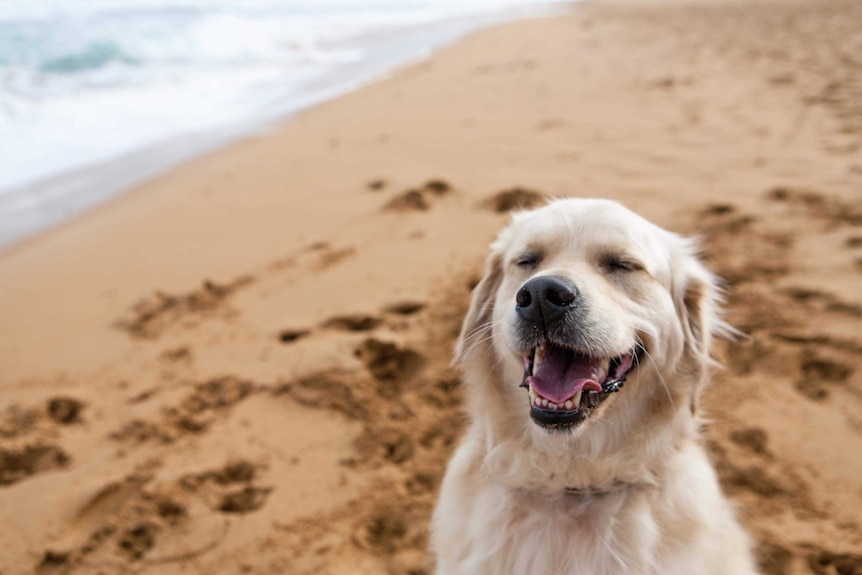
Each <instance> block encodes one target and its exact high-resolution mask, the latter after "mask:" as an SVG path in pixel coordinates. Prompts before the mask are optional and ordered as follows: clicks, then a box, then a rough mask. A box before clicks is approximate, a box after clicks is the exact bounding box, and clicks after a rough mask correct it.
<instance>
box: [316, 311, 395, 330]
mask: <svg viewBox="0 0 862 575" xmlns="http://www.w3.org/2000/svg"><path fill="white" fill-rule="evenodd" d="M382 323H383V320H382V319H381V318H379V317H374V316H371V315H364V314H351V315H339V316H335V317H331V318H329V319H328V320H326V321H324V322H323V324H322V326H323V327H325V328H329V329H335V330H340V331H371V330H373V329H375V328H377V327H379V326H380V324H382Z"/></svg>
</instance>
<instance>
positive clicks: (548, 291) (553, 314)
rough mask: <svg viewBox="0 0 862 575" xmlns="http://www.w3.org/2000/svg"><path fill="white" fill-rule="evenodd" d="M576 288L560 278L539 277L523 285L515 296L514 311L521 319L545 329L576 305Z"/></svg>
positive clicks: (577, 295) (578, 297)
mask: <svg viewBox="0 0 862 575" xmlns="http://www.w3.org/2000/svg"><path fill="white" fill-rule="evenodd" d="M579 299H580V293H579V292H578V288H577V286H575V284H574V283H572V282H571V281H570V280H568V279H566V278H564V277H561V276H540V277H537V278H533V279H531V280H530V281H528V282H527V283H525V284H524V285H523V286H522V287H521V289H520V290H518V293H517V294H516V295H515V304H517V305H516V306H515V310H516V311H517V312H518V315H520V316H521V317H522V318H523V319H525V320H527V321H529V322H531V323H532V324H534V325H536V326H537V327H541V328H544V329H547V328H548V327H549V326H551V325H553V324H554V323H556V322H557V321H559V320H560V318H561V317H562V316H563V315H564V314H565V313H566V312H567V311H569V310H570V309H572V308H574V307H576V306H577V305H578V300H579Z"/></svg>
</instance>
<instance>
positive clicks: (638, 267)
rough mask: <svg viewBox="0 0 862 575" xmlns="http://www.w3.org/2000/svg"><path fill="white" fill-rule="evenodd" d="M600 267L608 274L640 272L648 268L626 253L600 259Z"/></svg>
mask: <svg viewBox="0 0 862 575" xmlns="http://www.w3.org/2000/svg"><path fill="white" fill-rule="evenodd" d="M599 265H600V266H601V268H602V269H603V270H605V271H606V272H608V273H614V272H640V271H644V270H645V269H646V268H645V267H644V265H643V264H642V263H641V262H639V261H638V260H636V259H635V258H633V257H632V256H630V255H628V254H625V253H617V252H614V253H607V254H604V255H603V256H602V257H601V258H600V259H599Z"/></svg>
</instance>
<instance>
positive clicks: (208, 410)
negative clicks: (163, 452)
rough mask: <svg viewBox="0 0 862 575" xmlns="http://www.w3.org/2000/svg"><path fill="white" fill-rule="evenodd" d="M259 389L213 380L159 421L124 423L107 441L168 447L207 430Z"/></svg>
mask: <svg viewBox="0 0 862 575" xmlns="http://www.w3.org/2000/svg"><path fill="white" fill-rule="evenodd" d="M257 390H258V386H257V385H256V384H254V383H253V382H251V381H248V380H245V379H241V378H238V377H235V376H232V375H228V376H222V377H216V378H213V379H210V380H207V381H205V382H203V383H199V384H197V385H195V386H194V389H193V390H192V392H191V393H189V394H188V395H186V397H185V398H184V399H183V400H182V401H181V402H180V403H179V404H178V405H175V406H172V407H168V408H166V409H164V410H163V415H162V418H161V419H160V420H158V421H144V420H140V419H135V420H132V421H129V422H127V423H125V424H124V425H123V426H122V427H120V429H118V430H116V431H114V432H112V433H111V434H110V435H109V437H110V438H111V439H114V440H116V441H123V442H131V443H136V444H140V443H145V442H148V441H152V440H155V441H159V442H161V443H171V442H173V441H175V440H177V439H179V438H180V437H182V436H184V435H187V434H198V433H202V432H204V431H206V430H207V429H209V427H210V425H211V424H212V423H213V422H214V421H216V419H217V415H218V414H219V413H224V412H226V411H228V410H229V409H230V408H232V407H233V406H234V405H235V404H237V403H239V402H240V401H242V400H243V399H245V398H246V397H248V396H249V395H251V394H252V393H254V392H255V391H257Z"/></svg>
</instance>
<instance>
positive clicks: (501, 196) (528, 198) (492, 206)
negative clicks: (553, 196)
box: [479, 186, 549, 214]
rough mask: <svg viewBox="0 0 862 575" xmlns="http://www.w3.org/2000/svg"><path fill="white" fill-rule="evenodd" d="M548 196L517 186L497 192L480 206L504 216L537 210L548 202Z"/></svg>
mask: <svg viewBox="0 0 862 575" xmlns="http://www.w3.org/2000/svg"><path fill="white" fill-rule="evenodd" d="M548 199H549V197H548V196H547V194H543V193H542V192H538V191H536V190H531V189H530V188H522V187H519V186H516V187H514V188H509V189H506V190H502V191H500V192H497V193H496V194H494V195H493V196H491V197H490V198H487V199H486V200H484V201H482V202H481V203H480V204H479V207H480V208H483V209H486V210H491V211H492V212H496V213H498V214H504V213H507V212H510V211H512V210H524V209H528V208H535V207H537V206H540V205H542V204H543V203H545V202H547V201H548Z"/></svg>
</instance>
